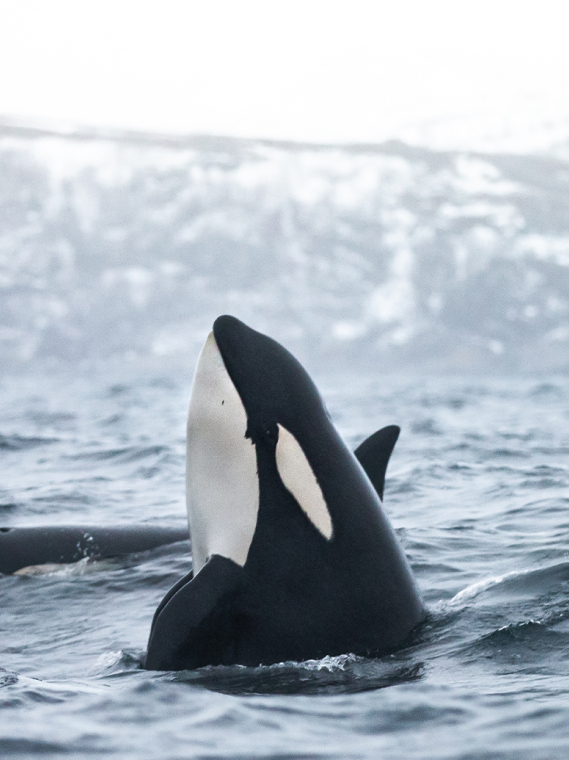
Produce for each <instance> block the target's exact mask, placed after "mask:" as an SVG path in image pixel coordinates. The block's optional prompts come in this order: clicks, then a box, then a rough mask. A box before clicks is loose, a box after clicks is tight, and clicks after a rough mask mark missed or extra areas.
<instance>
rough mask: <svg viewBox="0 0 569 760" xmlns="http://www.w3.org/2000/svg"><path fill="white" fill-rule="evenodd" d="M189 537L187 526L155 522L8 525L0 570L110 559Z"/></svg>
mask: <svg viewBox="0 0 569 760" xmlns="http://www.w3.org/2000/svg"><path fill="white" fill-rule="evenodd" d="M188 539H189V534H188V531H187V530H186V529H185V528H165V527H160V526H153V525H122V526H114V527H113V526H108V527H102V526H101V527H81V526H78V525H46V526H37V527H22V528H19V527H5V528H0V573H2V574H4V575H9V574H10V573H15V572H17V571H18V570H21V569H22V568H24V567H30V566H32V565H47V564H59V563H65V564H66V563H72V562H77V561H78V560H80V559H84V558H85V557H90V558H92V559H109V558H111V557H120V556H123V555H125V554H132V553H135V552H142V551H147V550H148V549H154V548H156V547H157V546H162V545H163V544H172V543H175V542H177V541H187V540H188Z"/></svg>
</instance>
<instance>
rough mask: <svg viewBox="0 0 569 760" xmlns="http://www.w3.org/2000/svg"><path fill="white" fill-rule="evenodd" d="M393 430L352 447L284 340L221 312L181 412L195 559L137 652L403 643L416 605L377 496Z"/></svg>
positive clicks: (246, 657)
mask: <svg viewBox="0 0 569 760" xmlns="http://www.w3.org/2000/svg"><path fill="white" fill-rule="evenodd" d="M398 434H399V429H398V428H396V427H395V426H391V427H390V428H385V429H384V430H382V431H379V432H378V433H376V434H374V436H372V437H371V438H370V439H368V441H365V442H364V443H363V444H362V445H361V446H360V447H359V449H358V450H356V456H355V455H354V454H352V453H351V452H350V451H349V450H348V448H347V447H346V445H345V444H344V442H343V441H342V439H341V438H340V436H339V434H338V433H337V431H336V429H335V428H334V426H333V424H332V422H331V420H330V417H329V415H328V413H327V411H326V408H325V406H324V403H323V401H322V399H321V397H320V395H319V393H318V391H317V389H316V386H315V385H314V383H313V382H312V380H311V379H310V377H309V376H308V374H307V373H306V371H305V370H304V369H303V367H302V366H301V365H300V363H299V362H298V361H297V360H296V359H295V358H294V357H293V356H292V354H290V353H289V352H288V351H287V350H286V349H285V348H284V347H283V346H281V345H280V344H279V343H277V342H276V341H274V340H272V339H271V338H269V337H267V336H265V335H262V334H261V333H259V332H256V331H255V330H253V329H251V328H249V327H247V326H246V325H245V324H244V323H242V322H240V321H239V320H238V319H236V318H235V317H230V316H223V317H219V318H218V319H217V320H216V321H215V323H214V326H213V331H212V333H210V335H209V337H208V338H207V340H206V342H205V345H204V347H203V349H202V352H201V354H200V358H199V360H198V364H197V368H196V372H195V375H194V381H193V385H192V392H191V399H190V410H189V415H188V431H187V486H186V487H187V505H188V518H189V527H190V536H191V544H192V555H193V572H191V573H189V574H188V575H186V576H185V577H184V578H182V579H180V580H179V581H178V583H176V584H175V586H174V587H173V588H172V589H170V591H169V592H168V593H167V594H166V596H165V597H164V599H163V600H162V601H161V603H160V604H159V606H158V608H157V610H156V612H155V614H154V618H153V621H152V624H151V629H150V636H149V641H148V649H147V655H146V660H145V667H146V668H147V669H150V670H180V669H193V668H198V667H202V666H205V665H220V664H225V665H229V664H242V665H250V666H257V665H259V664H271V663H275V662H281V661H287V660H296V661H301V660H306V659H311V658H321V657H324V656H325V655H338V654H342V653H347V652H353V653H355V654H359V655H364V656H380V655H383V654H386V653H388V652H390V651H393V650H394V649H396V648H397V647H399V646H400V645H401V644H402V643H403V642H404V641H405V639H406V638H407V636H408V635H409V633H410V632H411V631H412V630H413V629H414V628H415V627H416V626H417V625H418V624H419V623H420V622H421V621H422V620H423V619H424V617H425V615H426V611H425V608H424V606H423V603H422V601H421V598H420V595H419V592H418V590H417V587H416V584H415V581H414V579H413V576H412V573H411V570H410V567H409V565H408V563H407V560H406V558H405V555H404V553H403V551H402V549H401V547H400V545H399V543H398V541H397V539H396V537H395V534H394V532H393V529H392V528H391V526H390V524H389V522H388V520H387V518H386V517H385V514H384V513H383V510H382V506H381V499H380V496H381V495H382V494H383V484H384V477H385V468H386V466H387V461H388V460H389V456H390V454H391V451H392V449H393V446H394V445H395V441H396V440H397V435H398ZM358 453H359V456H360V457H361V460H362V462H363V466H362V464H360V462H359V461H358V456H357V455H358ZM364 467H366V468H367V469H368V472H369V475H370V477H368V475H366V472H365V471H364Z"/></svg>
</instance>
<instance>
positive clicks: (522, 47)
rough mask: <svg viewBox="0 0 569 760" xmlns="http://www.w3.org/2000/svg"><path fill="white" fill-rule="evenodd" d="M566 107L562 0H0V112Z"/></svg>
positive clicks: (107, 120)
mask: <svg viewBox="0 0 569 760" xmlns="http://www.w3.org/2000/svg"><path fill="white" fill-rule="evenodd" d="M522 112H523V113H525V114H526V115H527V114H528V113H533V115H534V116H535V115H536V114H538V113H539V114H543V115H544V116H547V117H548V118H556V117H557V116H569V0H375V1H373V0H278V1H277V0H0V116H2V115H4V116H16V117H24V118H30V117H32V118H35V119H39V120H42V119H43V120H51V121H66V122H74V123H80V124H84V125H95V126H99V125H100V126H109V127H121V128H122V127H127V128H137V129H146V130H154V131H168V132H186V133H187V132H192V133H196V132H197V133H215V134H230V135H245V136H259V137H276V138H291V139H299V140H312V141H362V140H363V141H377V140H382V139H385V138H386V137H389V136H392V135H395V134H397V133H400V132H401V130H402V128H403V127H404V126H408V125H410V124H411V125H412V124H415V123H419V122H424V121H426V120H429V119H436V118H440V117H444V118H446V117H452V116H460V115H469V116H473V117H476V116H478V115H480V114H483V115H485V116H491V117H495V118H496V119H497V120H499V119H501V120H502V121H503V120H504V119H506V120H507V119H514V120H515V118H516V114H518V113H520V114H521V113H522Z"/></svg>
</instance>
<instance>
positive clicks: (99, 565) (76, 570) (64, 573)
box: [13, 557, 116, 578]
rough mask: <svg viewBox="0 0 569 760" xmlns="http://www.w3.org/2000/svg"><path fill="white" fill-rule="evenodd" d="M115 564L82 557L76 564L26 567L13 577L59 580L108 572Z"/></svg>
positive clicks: (17, 571) (107, 560)
mask: <svg viewBox="0 0 569 760" xmlns="http://www.w3.org/2000/svg"><path fill="white" fill-rule="evenodd" d="M115 564H116V562H114V561H113V560H112V559H104V560H97V559H94V558H93V557H84V558H83V559H80V560H78V561H77V562H69V563H67V564H61V563H59V564H56V563H46V564H45V565H28V566H27V567H22V568H20V569H19V570H16V571H15V572H14V573H13V575H20V576H32V575H55V576H59V577H60V578H75V577H77V576H79V575H87V574H89V573H95V572H99V571H101V570H108V569H109V568H112V567H114V566H115Z"/></svg>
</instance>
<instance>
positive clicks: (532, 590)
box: [445, 562, 569, 608]
mask: <svg viewBox="0 0 569 760" xmlns="http://www.w3.org/2000/svg"><path fill="white" fill-rule="evenodd" d="M568 580H569V562H561V563H559V564H558V565H552V566H550V567H544V568H539V569H537V570H535V569H531V568H530V569H527V570H513V571H512V572H509V573H504V574H503V575H497V576H494V577H492V578H485V579H484V580H481V581H477V582H476V583H473V584H472V585H470V586H467V587H466V588H464V589H463V590H462V591H459V592H458V594H455V596H453V597H452V599H450V600H449V601H448V602H446V603H445V606H446V607H450V608H452V607H462V606H466V605H468V604H469V603H470V602H471V601H472V600H473V599H475V598H476V597H478V596H480V595H481V594H483V593H485V592H487V591H491V590H493V589H494V590H496V591H498V592H499V593H500V594H501V593H503V592H505V593H507V594H508V596H518V597H519V596H523V595H530V596H536V597H537V596H539V595H540V594H543V593H547V592H549V591H550V589H551V586H555V587H558V586H560V585H561V584H563V583H566V582H567V581H568ZM494 596H495V595H494Z"/></svg>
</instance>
